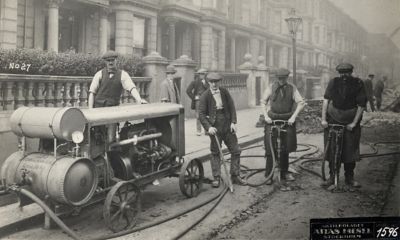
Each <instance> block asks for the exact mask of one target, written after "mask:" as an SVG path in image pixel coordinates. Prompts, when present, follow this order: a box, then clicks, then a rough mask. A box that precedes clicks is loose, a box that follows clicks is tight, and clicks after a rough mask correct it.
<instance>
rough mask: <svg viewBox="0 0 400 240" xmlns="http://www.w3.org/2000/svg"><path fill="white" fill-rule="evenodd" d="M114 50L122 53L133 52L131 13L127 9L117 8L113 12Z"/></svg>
mask: <svg viewBox="0 0 400 240" xmlns="http://www.w3.org/2000/svg"><path fill="white" fill-rule="evenodd" d="M115 25H116V26H115V51H116V52H118V53H120V54H122V55H131V54H132V53H133V49H132V43H133V29H132V25H133V14H132V12H130V11H129V10H125V9H118V10H117V11H116V13H115Z"/></svg>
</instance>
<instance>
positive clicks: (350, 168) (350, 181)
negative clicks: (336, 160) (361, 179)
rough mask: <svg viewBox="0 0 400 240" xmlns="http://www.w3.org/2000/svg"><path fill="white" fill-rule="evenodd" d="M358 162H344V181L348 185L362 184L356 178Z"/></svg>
mask: <svg viewBox="0 0 400 240" xmlns="http://www.w3.org/2000/svg"><path fill="white" fill-rule="evenodd" d="M355 166H356V164H355V163H344V178H345V179H344V182H345V183H346V185H347V186H350V187H353V188H359V187H361V185H360V184H359V183H358V182H357V181H355V180H354V168H355Z"/></svg>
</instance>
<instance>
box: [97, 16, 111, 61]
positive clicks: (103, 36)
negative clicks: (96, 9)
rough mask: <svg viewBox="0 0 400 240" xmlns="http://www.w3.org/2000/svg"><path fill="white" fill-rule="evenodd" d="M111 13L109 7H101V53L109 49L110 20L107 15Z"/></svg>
mask: <svg viewBox="0 0 400 240" xmlns="http://www.w3.org/2000/svg"><path fill="white" fill-rule="evenodd" d="M108 13H109V9H107V8H102V9H100V29H99V37H100V40H99V52H100V54H103V53H105V52H106V51H107V37H108V34H107V25H108V20H107V16H108Z"/></svg>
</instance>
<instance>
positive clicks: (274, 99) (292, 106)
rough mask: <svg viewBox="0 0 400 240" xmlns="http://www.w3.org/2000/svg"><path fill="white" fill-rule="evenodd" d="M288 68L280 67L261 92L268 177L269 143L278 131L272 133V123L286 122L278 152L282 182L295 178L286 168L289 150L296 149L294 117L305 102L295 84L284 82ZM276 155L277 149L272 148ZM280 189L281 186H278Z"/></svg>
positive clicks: (270, 163)
mask: <svg viewBox="0 0 400 240" xmlns="http://www.w3.org/2000/svg"><path fill="white" fill-rule="evenodd" d="M289 73H290V72H289V70H287V69H284V68H280V69H278V70H277V72H276V77H277V80H276V81H274V82H273V83H272V84H271V85H270V86H268V87H267V88H266V89H265V91H264V95H263V99H262V104H263V110H264V116H265V121H266V123H267V124H265V128H264V145H265V157H266V169H265V176H268V175H269V173H270V172H271V171H273V169H272V163H273V159H272V149H271V147H270V145H271V144H270V142H271V141H270V140H271V139H272V145H273V146H275V147H274V148H276V146H277V145H276V142H277V133H276V132H275V131H274V132H273V133H272V136H270V135H271V124H272V121H273V120H285V121H288V126H286V127H285V128H286V130H287V132H281V144H282V145H281V152H280V170H281V173H280V174H281V176H280V177H281V180H282V183H283V184H286V181H294V180H295V178H294V177H293V175H292V174H291V173H289V172H288V169H289V153H290V152H294V151H296V148H297V136H296V117H297V115H298V114H299V113H300V111H301V110H302V109H303V108H304V106H305V102H304V100H303V98H302V97H301V95H300V93H299V91H298V90H297V88H296V86H294V85H293V84H291V83H288V82H287V79H288V77H289ZM274 152H275V156H277V154H276V149H274ZM281 189H282V190H283V188H281Z"/></svg>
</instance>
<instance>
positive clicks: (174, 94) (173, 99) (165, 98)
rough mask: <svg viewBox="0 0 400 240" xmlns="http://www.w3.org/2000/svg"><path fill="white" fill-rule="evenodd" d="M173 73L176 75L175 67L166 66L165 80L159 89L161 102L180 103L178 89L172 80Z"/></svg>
mask: <svg viewBox="0 0 400 240" xmlns="http://www.w3.org/2000/svg"><path fill="white" fill-rule="evenodd" d="M175 73H176V70H175V67H174V66H172V65H168V66H167V70H166V74H167V78H166V79H164V81H162V82H161V88H160V101H161V102H170V103H180V102H181V100H180V99H181V97H180V94H179V89H178V86H177V85H176V82H175V79H174V74H175Z"/></svg>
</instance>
